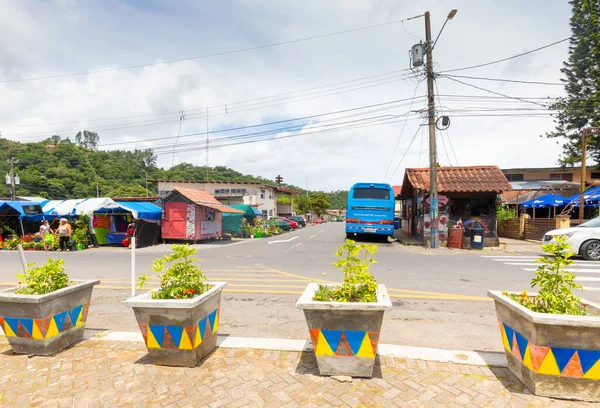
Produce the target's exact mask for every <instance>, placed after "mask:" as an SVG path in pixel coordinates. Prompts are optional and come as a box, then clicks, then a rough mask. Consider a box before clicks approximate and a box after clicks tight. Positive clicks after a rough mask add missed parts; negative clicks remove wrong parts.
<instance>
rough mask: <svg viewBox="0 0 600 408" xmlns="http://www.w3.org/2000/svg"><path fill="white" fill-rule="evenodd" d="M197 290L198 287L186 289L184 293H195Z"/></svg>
mask: <svg viewBox="0 0 600 408" xmlns="http://www.w3.org/2000/svg"><path fill="white" fill-rule="evenodd" d="M194 292H196V289H184V290H183V293H194Z"/></svg>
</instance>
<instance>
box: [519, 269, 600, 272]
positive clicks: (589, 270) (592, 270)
mask: <svg viewBox="0 0 600 408" xmlns="http://www.w3.org/2000/svg"><path fill="white" fill-rule="evenodd" d="M523 270H524V271H527V272H535V271H537V269H536V268H523ZM567 272H572V273H578V272H579V273H600V270H599V269H580V268H567Z"/></svg>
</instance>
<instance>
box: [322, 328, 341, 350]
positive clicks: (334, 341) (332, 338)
mask: <svg viewBox="0 0 600 408" xmlns="http://www.w3.org/2000/svg"><path fill="white" fill-rule="evenodd" d="M321 333H323V336H324V337H325V340H327V343H329V347H331V349H332V350H333V352H334V353H335V351H336V350H337V348H338V344H339V342H340V339H341V338H342V333H343V332H342V331H339V330H321Z"/></svg>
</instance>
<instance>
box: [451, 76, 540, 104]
mask: <svg viewBox="0 0 600 408" xmlns="http://www.w3.org/2000/svg"><path fill="white" fill-rule="evenodd" d="M444 78H447V79H449V80H451V81H454V82H458V83H460V84H463V85H466V86H470V87H472V88H475V89H479V90H480V91H484V92H489V93H492V94H495V95H500V96H503V97H505V98H509V99H516V100H518V101H521V102H527V103H531V104H534V105H538V106H543V107H546V105H543V104H541V103H538V102H533V101H528V100H526V99H521V98H519V97H516V96H508V95H506V94H503V93H500V92H496V91H491V90H489V89H486V88H482V87H480V86H477V85H473V84H469V83H466V82H463V81H461V80H458V79H455V78H450V77H444Z"/></svg>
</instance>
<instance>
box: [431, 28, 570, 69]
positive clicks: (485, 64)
mask: <svg viewBox="0 0 600 408" xmlns="http://www.w3.org/2000/svg"><path fill="white" fill-rule="evenodd" d="M570 39H571V37H567V38H563V39H562V40H558V41H555V42H553V43H550V44H547V45H544V46H542V47H539V48H535V49H533V50H530V51H525V52H522V53H520V54H516V55H513V56H512V57H507V58H502V59H499V60H496V61H491V62H486V63H484V64H478V65H471V66H470V67H463V68H454V69H448V70H446V71H442V72H441V73H446V72H456V71H465V70H467V69H474V68H481V67H487V66H488V65H493V64H498V63H500V62H504V61H509V60H511V59H514V58H519V57H522V56H524V55H528V54H532V53H534V52H537V51H540V50H543V49H545V48H549V47H552V46H554V45H557V44H560V43H563V42H565V41H569V40H570Z"/></svg>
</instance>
